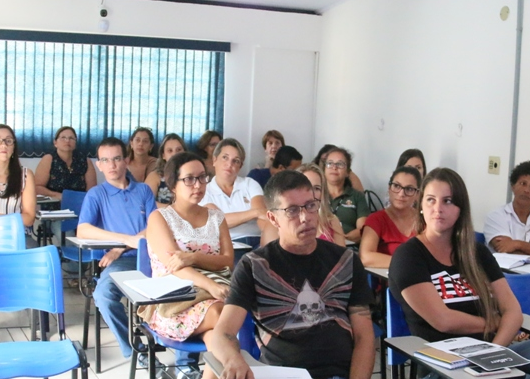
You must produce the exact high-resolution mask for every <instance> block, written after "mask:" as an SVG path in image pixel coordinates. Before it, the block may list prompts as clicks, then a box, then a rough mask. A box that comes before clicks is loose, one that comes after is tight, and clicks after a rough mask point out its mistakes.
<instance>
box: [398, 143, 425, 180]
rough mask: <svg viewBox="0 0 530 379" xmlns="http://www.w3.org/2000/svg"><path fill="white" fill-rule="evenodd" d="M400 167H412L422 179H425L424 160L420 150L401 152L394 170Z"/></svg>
mask: <svg viewBox="0 0 530 379" xmlns="http://www.w3.org/2000/svg"><path fill="white" fill-rule="evenodd" d="M401 166H406V167H414V168H415V169H416V170H418V171H419V172H420V175H421V177H422V178H423V177H425V174H426V173H427V166H426V165H425V158H424V157H423V153H422V152H421V150H420V149H408V150H405V151H404V152H402V153H401V155H400V156H399V159H398V163H397V165H396V168H398V167H401Z"/></svg>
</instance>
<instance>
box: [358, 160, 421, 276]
mask: <svg viewBox="0 0 530 379" xmlns="http://www.w3.org/2000/svg"><path fill="white" fill-rule="evenodd" d="M420 184H421V176H420V172H419V171H418V170H416V169H415V168H413V167H404V166H401V167H398V168H397V169H396V170H395V171H394V172H393V173H392V176H391V177H390V181H389V182H388V195H389V198H390V205H389V206H388V207H387V208H385V209H381V210H380V211H377V212H375V213H372V214H371V215H370V216H368V218H367V219H366V222H365V223H364V226H363V230H362V237H361V246H360V248H359V256H360V257H361V261H362V262H363V265H364V266H366V267H380V268H388V266H389V265H390V258H391V257H392V254H394V251H395V250H396V249H397V247H398V246H399V245H401V244H402V243H403V242H405V241H407V240H408V239H409V238H411V237H413V236H415V235H416V219H417V217H416V210H415V209H414V203H415V202H416V200H417V199H418V196H417V195H418V191H419V186H420Z"/></svg>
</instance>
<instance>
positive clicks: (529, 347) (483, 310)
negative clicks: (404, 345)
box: [389, 168, 530, 372]
mask: <svg viewBox="0 0 530 379" xmlns="http://www.w3.org/2000/svg"><path fill="white" fill-rule="evenodd" d="M417 231H418V235H417V237H414V238H411V239H410V240H409V241H407V242H405V243H404V244H402V245H401V246H400V247H398V249H397V250H396V252H395V254H394V256H393V257H392V261H391V262H390V270H389V285H390V290H391V292H392V295H393V296H394V297H395V298H396V299H397V301H398V302H399V303H400V304H401V306H402V307H403V311H404V313H405V318H406V320H407V324H408V325H409V327H410V330H411V332H412V334H413V335H416V336H419V337H421V338H424V339H426V340H427V341H440V340H443V339H447V338H453V337H460V336H469V337H474V338H478V339H481V340H486V341H492V342H494V343H497V344H499V345H503V346H508V345H510V344H511V343H512V341H513V340H514V337H515V336H516V334H517V332H518V331H519V328H520V327H521V324H522V321H523V316H522V313H521V307H520V306H519V303H518V301H517V299H516V298H515V296H514V294H513V293H512V291H511V289H510V286H509V285H508V282H507V281H506V279H505V278H504V276H503V274H502V271H501V270H500V268H499V265H498V264H497V261H496V260H495V258H494V257H493V256H492V254H491V253H490V252H489V251H488V249H487V248H486V247H485V246H484V245H482V244H478V243H475V233H474V229H473V224H472V221H471V209H470V204H469V196H468V193H467V189H466V185H465V184H464V181H463V180H462V178H461V177H460V175H458V174H457V173H456V172H455V171H453V170H451V169H449V168H437V169H434V170H433V171H431V172H430V173H429V174H427V176H426V177H425V179H424V180H423V184H422V186H421V191H420V195H419V203H418V229H417ZM510 347H511V348H513V349H514V350H516V351H518V352H519V353H522V355H524V356H529V354H528V352H529V351H530V344H529V342H522V343H519V344H512V345H511V346H510ZM523 369H524V368H523ZM525 371H527V370H525ZM527 372H528V371H527Z"/></svg>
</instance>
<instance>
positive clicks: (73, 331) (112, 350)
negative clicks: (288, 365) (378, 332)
mask: <svg viewBox="0 0 530 379" xmlns="http://www.w3.org/2000/svg"><path fill="white" fill-rule="evenodd" d="M64 295H65V296H64V299H65V308H66V312H65V321H66V334H67V336H68V338H70V339H72V340H78V341H80V342H81V340H82V333H83V311H84V298H83V297H82V295H81V294H80V293H79V290H78V289H77V288H65V290H64ZM90 321H91V324H90V331H89V340H88V349H87V356H88V360H89V362H90V365H91V367H90V369H89V376H88V377H89V378H90V379H97V378H99V379H117V378H128V377H129V360H128V359H125V358H123V356H122V355H121V352H120V349H119V347H118V343H117V342H116V340H115V339H114V336H113V334H112V333H111V332H110V330H109V329H106V328H105V329H103V330H102V331H101V343H102V361H101V368H102V370H103V372H102V373H100V374H96V372H95V361H94V323H93V316H91V320H90ZM50 324H51V325H50V329H51V331H50V333H49V338H50V339H51V340H57V339H58V335H57V326H56V324H55V321H54V320H51V322H50ZM28 325H29V312H28V311H21V312H16V313H0V342H6V341H25V340H28V339H29V335H30V329H29V327H28ZM157 358H158V359H160V361H162V362H164V363H166V364H171V363H172V362H174V354H173V352H171V351H166V352H162V353H157ZM376 360H377V361H376V364H375V367H374V371H378V369H379V354H378V355H377V357H376ZM70 377H71V374H70V373H69V372H68V373H64V374H62V375H59V376H56V377H55V378H70ZM147 377H148V375H147V372H146V371H144V370H140V371H137V373H136V378H138V379H146V378H147ZM165 377H166V378H168V379H169V378H174V377H175V373H174V371H171V370H170V371H169V372H168V375H166V376H165ZM387 377H388V378H390V373H389V372H388V370H387ZM372 378H380V375H379V374H374V375H372Z"/></svg>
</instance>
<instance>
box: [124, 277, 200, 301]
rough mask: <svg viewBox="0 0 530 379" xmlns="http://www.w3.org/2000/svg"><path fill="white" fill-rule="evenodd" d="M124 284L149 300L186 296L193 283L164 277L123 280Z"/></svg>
mask: <svg viewBox="0 0 530 379" xmlns="http://www.w3.org/2000/svg"><path fill="white" fill-rule="evenodd" d="M123 283H124V284H126V285H128V286H129V287H131V288H132V289H133V290H135V291H136V292H138V293H139V294H140V295H143V296H145V297H147V298H149V299H163V298H165V297H173V296H179V295H186V294H188V293H190V292H191V291H192V290H193V282H192V281H191V280H185V279H180V278H177V277H176V276H175V275H166V276H162V277H159V278H146V279H133V280H125V281H124V282H123Z"/></svg>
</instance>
